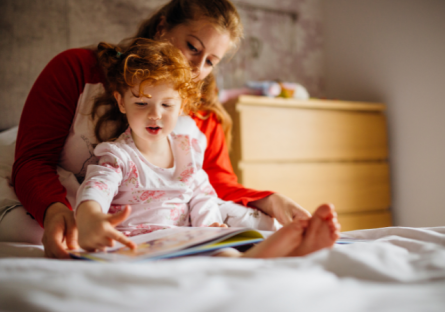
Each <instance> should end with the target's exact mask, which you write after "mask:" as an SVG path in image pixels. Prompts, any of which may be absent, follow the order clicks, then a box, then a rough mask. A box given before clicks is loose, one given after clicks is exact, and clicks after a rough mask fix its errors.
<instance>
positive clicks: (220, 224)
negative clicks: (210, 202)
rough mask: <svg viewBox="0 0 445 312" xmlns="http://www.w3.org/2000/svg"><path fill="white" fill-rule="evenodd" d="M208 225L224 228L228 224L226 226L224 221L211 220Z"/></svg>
mask: <svg viewBox="0 0 445 312" xmlns="http://www.w3.org/2000/svg"><path fill="white" fill-rule="evenodd" d="M209 227H222V228H226V227H228V226H227V224H224V223H218V222H213V223H212V224H210V225H209Z"/></svg>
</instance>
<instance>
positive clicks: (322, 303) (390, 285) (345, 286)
mask: <svg viewBox="0 0 445 312" xmlns="http://www.w3.org/2000/svg"><path fill="white" fill-rule="evenodd" d="M444 230H445V227H444V228H433V229H428V228H422V229H415V228H406V229H400V228H383V229H375V230H363V231H354V232H347V233H343V236H349V237H360V238H362V239H374V240H373V241H371V242H358V243H353V244H349V245H336V246H335V247H334V248H333V249H331V250H327V249H325V250H321V251H319V252H316V253H313V254H311V255H308V256H306V257H300V258H280V259H272V260H255V259H235V258H211V257H189V258H182V259H175V260H165V261H157V262H146V263H144V262H141V263H132V264H128V263H96V262H88V261H75V260H72V261H63V260H50V259H44V258H41V259H35V258H34V259H33V258H26V252H23V250H22V253H21V254H18V250H20V248H29V246H27V247H25V246H26V245H25V246H24V245H19V244H15V246H14V244H12V243H9V245H8V246H9V250H5V249H6V248H5V245H2V244H0V257H3V256H6V255H7V256H9V257H11V256H14V254H16V255H15V258H3V259H0V281H1V283H0V307H2V309H4V310H7V311H23V310H26V311H42V310H45V311H93V310H94V311H181V312H183V311H185V312H187V311H191V312H200V311H240V312H241V311H242V312H246V311H305V312H306V311H342V312H343V311H351V312H360V311H370V312H371V311H372V312H374V311H379V312H380V311H391V312H393V311H404V312H411V311H438V312H439V311H441V312H442V311H444V310H445V246H443V245H442V242H443V239H444V238H445V234H444V233H445V231H444ZM404 233H407V236H408V237H403V234H404ZM428 237H434V239H433V240H434V242H429V241H427V238H428ZM416 238H418V239H416ZM401 242H402V243H401ZM13 247H15V248H16V250H15V251H14V248H13Z"/></svg>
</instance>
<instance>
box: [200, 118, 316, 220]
mask: <svg viewBox="0 0 445 312" xmlns="http://www.w3.org/2000/svg"><path fill="white" fill-rule="evenodd" d="M194 119H195V121H196V124H197V126H198V128H200V130H201V131H202V132H203V133H204V134H205V135H206V138H207V149H206V152H205V155H204V165H203V169H204V170H205V171H206V172H207V174H208V176H209V180H210V183H211V184H212V186H213V187H214V188H215V190H216V192H217V194H218V197H219V198H221V199H224V200H231V201H233V202H235V203H238V204H241V205H243V206H249V207H254V208H258V209H260V210H261V211H263V212H265V213H267V214H269V215H270V216H272V217H274V218H276V219H277V220H278V222H280V223H281V224H283V225H286V224H288V223H290V222H291V221H292V220H293V219H294V218H295V217H299V218H301V219H306V218H309V217H310V216H311V214H310V213H309V212H308V211H307V210H305V209H304V208H302V207H301V206H299V205H298V204H297V203H295V202H294V201H292V200H291V199H290V198H288V197H286V196H284V195H281V194H278V193H273V192H271V191H256V190H253V189H248V188H245V187H244V186H242V185H241V184H239V183H238V179H237V176H236V175H235V173H234V172H233V168H232V165H231V162H230V158H229V153H228V149H227V146H226V143H225V138H224V131H223V129H222V127H221V124H220V123H219V122H218V121H217V119H216V117H215V116H214V115H213V114H211V115H210V117H209V118H207V119H206V120H202V119H199V118H198V117H194Z"/></svg>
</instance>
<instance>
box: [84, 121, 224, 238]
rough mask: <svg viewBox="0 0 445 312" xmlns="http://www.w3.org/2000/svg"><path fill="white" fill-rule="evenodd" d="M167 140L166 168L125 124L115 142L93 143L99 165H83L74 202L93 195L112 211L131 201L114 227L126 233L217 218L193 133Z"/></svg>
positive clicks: (206, 222) (213, 196) (105, 209)
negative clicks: (168, 160)
mask: <svg viewBox="0 0 445 312" xmlns="http://www.w3.org/2000/svg"><path fill="white" fill-rule="evenodd" d="M168 139H169V141H170V146H171V148H172V152H173V156H174V166H173V168H167V169H165V168H160V167H157V166H155V165H153V164H151V163H150V162H148V161H147V160H146V159H145V157H144V156H143V155H142V154H141V153H140V151H139V150H138V149H137V147H136V145H135V143H134V141H133V139H132V137H131V129H130V128H129V129H128V130H127V131H126V132H125V133H123V134H122V135H121V136H120V137H119V138H118V139H117V140H116V141H115V142H106V143H101V144H99V145H97V147H96V148H95V150H94V154H95V155H96V156H97V157H99V164H98V165H89V166H88V168H87V173H86V176H85V180H84V182H83V183H82V185H81V186H80V188H79V190H78V192H77V200H76V202H77V207H78V205H79V204H80V203H81V202H82V201H86V200H94V201H96V202H98V203H99V204H100V206H101V207H102V211H103V212H104V213H115V212H117V211H120V210H122V209H123V208H124V206H125V205H131V208H132V211H131V214H130V216H129V217H128V219H126V220H125V221H124V222H122V223H121V224H119V225H118V226H117V227H116V229H118V230H119V231H122V232H123V233H124V234H125V235H128V236H133V235H138V234H143V233H148V232H152V231H154V230H158V229H164V228H168V227H173V226H208V225H210V224H211V223H213V222H219V223H223V220H222V217H221V213H220V211H219V208H218V204H217V196H216V192H215V190H214V189H213V187H212V186H211V184H210V182H209V179H208V176H207V174H206V172H205V171H204V170H203V169H202V163H203V159H204V154H203V153H204V149H203V148H202V145H203V144H202V142H199V137H198V138H194V137H192V136H191V135H190V134H175V133H171V134H170V135H169V136H168ZM204 143H205V142H204ZM204 146H205V145H204ZM77 207H76V209H77Z"/></svg>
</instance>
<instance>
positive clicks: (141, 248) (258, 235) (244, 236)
mask: <svg viewBox="0 0 445 312" xmlns="http://www.w3.org/2000/svg"><path fill="white" fill-rule="evenodd" d="M265 236H267V234H266V233H265V232H260V231H257V230H253V229H249V228H216V227H177V228H169V229H164V230H159V231H155V232H152V233H148V234H142V235H138V236H134V237H131V238H130V239H131V240H132V241H134V242H135V243H136V244H137V246H138V248H137V249H136V250H131V249H129V248H128V247H125V246H123V245H122V244H120V243H117V242H116V246H115V247H113V248H107V250H106V251H103V252H86V251H83V250H75V251H69V252H70V255H71V257H72V258H75V259H85V260H93V261H102V262H136V261H148V260H159V259H168V258H176V257H182V256H189V255H196V254H201V253H206V252H210V251H214V250H217V249H221V248H225V247H236V246H242V245H247V244H254V243H258V242H260V241H262V240H263V239H264V238H265Z"/></svg>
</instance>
